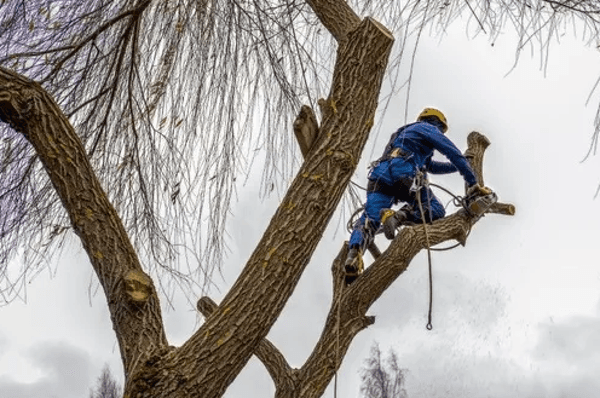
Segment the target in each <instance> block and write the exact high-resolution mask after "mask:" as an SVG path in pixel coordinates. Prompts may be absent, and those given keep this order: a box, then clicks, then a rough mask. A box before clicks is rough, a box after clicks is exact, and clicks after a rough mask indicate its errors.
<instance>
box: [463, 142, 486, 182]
mask: <svg viewBox="0 0 600 398" xmlns="http://www.w3.org/2000/svg"><path fill="white" fill-rule="evenodd" d="M467 144H468V146H469V147H468V149H467V150H466V151H465V157H466V158H467V160H468V161H469V163H470V164H471V167H472V168H473V172H475V176H476V177H477V183H478V184H479V185H481V186H484V185H485V183H484V182H483V155H484V153H485V150H486V149H487V147H488V146H490V140H489V139H488V138H487V137H486V136H485V135H483V134H481V133H478V132H477V131H473V132H471V134H469V136H468V137H467Z"/></svg>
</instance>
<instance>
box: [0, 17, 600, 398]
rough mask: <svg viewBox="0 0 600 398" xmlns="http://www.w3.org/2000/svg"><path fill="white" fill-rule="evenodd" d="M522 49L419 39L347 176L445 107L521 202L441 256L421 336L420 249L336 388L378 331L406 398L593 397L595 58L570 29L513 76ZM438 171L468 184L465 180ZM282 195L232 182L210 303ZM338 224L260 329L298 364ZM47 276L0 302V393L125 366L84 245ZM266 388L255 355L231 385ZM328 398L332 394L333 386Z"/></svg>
mask: <svg viewBox="0 0 600 398" xmlns="http://www.w3.org/2000/svg"><path fill="white" fill-rule="evenodd" d="M515 45H516V41H515V39H514V38H511V37H508V36H501V37H500V38H499V40H497V41H496V43H495V46H493V47H492V46H490V44H489V43H488V42H487V39H486V38H485V37H479V38H477V39H474V40H470V41H469V40H468V39H467V38H466V34H465V31H464V27H461V26H459V24H454V25H453V26H452V28H451V29H450V30H449V33H448V35H447V37H445V38H444V39H443V40H442V41H441V42H440V41H439V40H438V39H427V38H425V39H423V41H422V43H421V44H420V47H419V50H418V57H417V60H416V64H415V72H414V77H413V84H412V87H413V91H412V93H411V97H410V102H409V104H408V115H409V120H404V119H403V116H401V115H403V114H404V108H405V102H404V98H403V96H402V95H399V96H398V97H397V98H395V99H394V101H393V102H392V104H391V106H390V108H389V110H388V113H387V115H386V117H385V119H384V121H383V123H384V127H383V129H382V133H381V134H380V135H379V136H378V137H376V136H375V135H373V136H372V137H371V140H370V141H369V143H368V147H367V149H366V150H365V152H364V156H363V159H362V160H361V164H360V165H359V168H358V169H357V173H356V175H355V178H354V180H355V181H356V182H358V183H359V184H363V185H364V183H365V181H366V172H367V168H366V167H367V166H366V165H367V164H368V162H369V161H370V160H372V159H373V158H374V157H376V156H378V154H379V153H380V152H381V148H382V146H383V145H384V144H385V143H386V142H387V139H388V134H389V133H392V132H393V131H394V130H395V129H397V128H398V127H399V126H400V125H402V124H404V123H405V122H410V121H412V120H413V119H414V118H415V117H416V115H417V114H418V112H419V111H420V110H421V109H422V108H423V107H425V106H436V107H439V108H440V109H441V110H443V111H444V112H445V114H446V116H447V117H448V119H449V123H450V131H449V133H448V135H449V137H450V138H451V139H452V140H453V141H454V142H455V143H456V144H457V146H458V147H459V148H463V149H464V148H465V147H466V136H467V134H468V133H469V132H470V131H472V130H477V131H480V132H482V133H484V134H486V135H487V136H488V137H489V138H490V140H491V141H492V145H491V146H490V148H489V149H488V151H487V153H486V159H485V164H484V173H485V177H486V183H487V184H488V185H489V186H491V187H492V188H493V189H495V190H496V192H497V193H498V195H499V197H500V200H502V201H505V202H510V203H513V204H515V205H516V207H517V214H516V215H515V216H514V217H506V216H499V215H489V216H487V217H485V218H484V219H483V220H482V221H481V222H480V223H478V224H477V225H476V227H475V228H474V230H473V232H472V234H471V236H470V238H469V240H468V242H467V245H466V247H465V248H457V249H455V250H452V251H450V252H440V253H434V255H433V267H434V277H435V280H434V287H435V290H434V318H433V326H434V329H433V331H431V332H428V331H427V330H426V329H425V323H426V315H427V296H428V293H427V272H426V270H427V264H426V257H425V255H424V253H422V254H421V255H419V256H418V257H417V258H415V260H414V261H413V263H412V264H411V266H410V267H409V269H408V270H407V272H405V274H403V275H402V276H401V277H400V278H399V279H398V280H397V281H396V282H395V283H394V284H393V285H392V287H391V288H390V289H389V290H388V291H387V292H386V293H385V294H384V296H383V297H382V298H381V299H380V300H379V301H378V302H377V303H376V304H375V305H374V307H373V308H372V309H371V311H370V313H371V314H372V315H376V316H377V321H376V323H375V325H373V326H372V327H370V328H369V329H367V330H365V331H363V332H362V333H361V334H360V335H359V336H358V337H357V338H356V339H355V341H354V343H353V345H352V347H351V349H350V351H349V353H348V355H347V357H346V360H345V362H344V365H343V367H342V369H341V372H340V375H339V382H338V386H339V391H338V393H339V396H343V397H358V396H359V393H358V391H359V376H358V375H359V373H358V372H359V369H360V367H361V364H362V360H363V359H364V358H365V357H366V356H367V355H368V352H369V349H370V346H371V344H372V342H373V341H374V340H377V341H379V342H380V344H381V346H382V348H383V349H384V350H386V349H388V348H390V347H393V348H394V349H395V350H396V351H397V352H398V354H399V358H400V365H401V366H402V367H403V368H406V369H408V372H407V382H406V388H407V391H408V395H409V397H411V398H420V397H429V398H435V397H462V396H470V397H484V396H486V397H498V398H500V397H506V396H513V397H561V396H563V395H561V394H566V395H564V396H569V397H591V396H595V395H597V394H596V393H595V392H596V391H598V389H599V388H600V379H598V378H597V377H596V375H597V374H598V373H599V371H600V354H597V353H600V337H599V336H600V269H599V268H598V266H597V264H598V262H599V261H598V252H597V248H596V246H595V245H596V244H597V242H596V241H595V238H596V237H598V236H600V222H599V221H600V202H599V200H600V199H598V200H594V199H593V196H594V193H595V191H596V188H597V185H598V183H600V168H599V167H598V166H599V164H600V158H599V157H592V158H590V159H588V160H587V161H586V162H584V163H581V160H582V159H583V157H584V156H585V154H586V153H587V150H588V145H589V142H590V138H591V134H592V131H593V127H592V126H593V120H594V116H595V113H596V106H597V104H598V102H599V101H600V95H595V96H594V97H593V98H592V100H591V102H590V105H589V106H587V107H586V106H585V102H586V99H587V97H588V95H589V93H590V90H591V88H592V87H593V85H594V83H595V81H596V79H597V78H598V76H599V75H600V67H599V66H600V58H599V56H598V55H599V54H598V51H597V50H595V49H590V48H585V47H584V46H583V44H582V43H581V42H580V41H578V40H576V39H573V38H571V37H569V36H568V35H567V36H566V37H563V38H562V43H561V44H560V45H554V46H553V47H552V49H551V54H550V60H549V63H548V68H547V73H546V77H544V75H543V73H542V72H541V71H540V62H539V58H531V57H530V54H529V52H527V51H525V52H524V53H523V54H522V57H521V59H520V61H519V64H518V66H517V67H516V69H514V70H513V71H512V72H511V73H510V74H508V75H507V73H508V72H509V71H510V70H511V68H512V65H513V63H514V48H515ZM290 134H291V131H290ZM373 148H374V149H373ZM372 151H373V152H372ZM257 170H260V168H259V167H257ZM433 181H434V182H436V183H441V184H443V185H444V186H447V187H449V188H451V189H452V190H453V191H454V192H457V193H460V192H461V189H462V180H461V178H460V177H459V176H458V175H450V176H434V177H433ZM440 196H441V197H443V198H446V197H445V196H442V195H440ZM277 204H278V201H277V198H270V199H267V200H265V201H264V202H259V200H258V188H256V187H254V186H251V185H248V186H246V187H243V188H241V189H240V191H239V202H238V203H237V204H236V205H235V208H234V209H233V214H234V216H233V217H232V218H231V219H230V222H229V229H228V232H229V234H230V235H231V238H230V239H231V240H230V242H229V246H230V247H231V250H232V253H231V255H230V256H229V258H228V259H227V261H226V264H225V267H224V269H225V271H224V275H223V280H222V281H218V282H219V286H220V291H216V290H215V291H214V292H213V293H212V297H213V298H214V299H215V300H219V299H220V298H221V297H222V296H223V295H224V294H225V292H226V291H227V288H228V286H230V285H231V284H232V283H233V282H234V280H235V277H236V276H237V273H238V272H239V270H240V269H241V268H242V266H243V264H244V262H245V260H246V259H247V258H248V256H249V255H250V253H251V251H252V250H253V248H254V245H255V244H256V243H257V242H258V240H259V239H260V235H261V233H262V231H263V230H264V229H265V227H266V225H267V223H268V221H269V219H270V217H271V216H272V214H273V212H274V209H275V206H276V205H277ZM345 221H346V220H343V222H344V223H345ZM336 227H337V223H335V222H334V223H332V226H331V227H330V229H329V231H328V232H327V233H326V235H325V236H324V238H323V241H322V243H321V245H320V246H319V248H318V249H317V252H316V253H315V256H314V257H313V261H312V262H311V264H310V265H309V267H308V269H307V271H306V273H305V275H304V276H303V278H302V279H301V281H300V284H299V286H298V289H297V291H296V293H295V294H294V296H293V297H292V299H291V300H290V302H289V303H288V305H287V307H286V309H285V310H284V313H283V314H282V316H281V317H280V318H279V320H278V322H277V324H276V325H275V327H274V328H273V330H272V331H271V333H270V335H269V338H270V339H271V341H273V342H274V343H275V344H276V345H277V346H278V347H279V348H280V349H281V350H282V351H283V352H284V353H285V354H286V356H287V357H288V361H289V362H290V363H291V364H292V366H300V365H301V364H302V363H303V362H304V360H305V359H306V357H307V356H308V355H309V353H310V351H311V350H312V347H313V345H314V343H315V342H316V340H317V339H318V336H319V334H320V332H321V328H322V325H323V321H324V319H325V316H326V314H327V310H328V308H329V304H330V299H331V280H330V275H331V274H330V265H331V261H332V259H333V257H334V256H335V255H336V254H337V252H338V250H339V248H340V246H341V243H342V241H343V240H344V239H347V235H346V233H345V231H344V230H343V229H341V230H340V231H338V234H337V235H335V234H334V232H335V229H336ZM379 242H380V243H381V244H382V246H383V244H385V241H384V240H380V241H379ZM74 246H75V247H80V245H79V244H78V243H76V244H75V245H74ZM56 268H57V271H56V272H55V274H54V275H53V277H52V278H50V275H49V274H50V271H48V272H43V273H42V274H41V275H40V276H39V277H37V278H36V279H35V280H34V281H33V282H32V283H31V284H30V285H29V289H28V295H27V303H26V304H25V303H21V302H16V303H14V304H11V305H10V306H9V307H5V308H0V325H2V326H1V328H0V397H2V398H3V397H11V398H37V397H53V396H55V397H61V398H71V397H73V398H74V397H82V396H87V394H88V388H89V387H91V386H92V385H93V384H94V381H95V379H96V377H97V376H98V375H99V374H100V370H101V368H102V367H103V365H104V363H109V364H110V366H111V367H112V369H113V371H114V372H115V373H118V374H119V373H120V372H121V365H120V358H119V353H118V348H117V346H116V339H115V337H114V333H113V331H112V327H111V325H110V321H109V317H108V312H107V309H106V304H105V303H104V298H103V296H102V294H101V293H99V294H97V295H95V296H93V297H92V298H90V297H89V294H88V287H89V285H90V280H91V278H93V276H92V271H91V267H90V265H89V262H88V260H87V258H86V256H85V254H84V253H83V251H82V250H81V249H76V250H74V251H73V252H70V253H69V254H68V255H66V256H64V258H62V259H61V260H60V264H59V265H58V267H56ZM165 320H166V324H167V325H166V326H167V331H168V334H169V339H170V341H171V343H172V344H180V343H182V342H183V341H185V340H186V339H187V337H188V336H189V335H190V334H191V333H192V332H193V331H194V330H195V329H196V328H197V327H198V325H197V320H198V318H197V314H196V313H195V310H194V309H193V308H191V307H190V306H189V305H187V304H185V302H184V301H183V300H181V302H180V303H179V305H177V309H176V310H175V311H173V310H169V311H165ZM119 377H120V375H119ZM273 391H274V388H273V385H272V383H271V381H270V379H269V376H268V374H267V373H266V371H265V370H264V369H263V368H262V365H260V363H259V362H258V361H256V360H252V361H251V363H250V364H249V365H248V367H247V368H246V369H245V370H244V372H243V373H242V374H241V375H240V377H239V378H238V379H237V380H236V382H234V384H233V385H232V386H231V387H230V389H229V390H228V392H227V394H226V395H227V396H228V397H240V396H244V397H251V398H252V397H265V396H266V397H268V396H272V394H273ZM592 391H594V393H592ZM325 396H327V397H331V396H333V392H332V389H331V388H330V389H329V390H328V392H327V393H326V395H325Z"/></svg>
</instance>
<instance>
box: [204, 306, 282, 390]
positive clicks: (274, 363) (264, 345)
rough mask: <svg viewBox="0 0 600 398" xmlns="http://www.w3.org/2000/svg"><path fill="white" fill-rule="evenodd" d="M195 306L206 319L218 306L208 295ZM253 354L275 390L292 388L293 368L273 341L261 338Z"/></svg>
mask: <svg viewBox="0 0 600 398" xmlns="http://www.w3.org/2000/svg"><path fill="white" fill-rule="evenodd" d="M197 307H198V311H200V313H201V314H202V315H204V317H205V318H206V319H208V317H209V316H210V315H211V314H212V313H213V312H214V311H215V310H216V309H217V307H218V306H217V303H215V302H214V301H213V300H212V299H211V298H210V297H206V296H205V297H202V298H201V299H200V300H198V305H197ZM254 355H256V357H257V358H258V359H259V360H260V361H261V362H262V363H263V365H265V368H267V371H268V372H269V374H270V375H271V378H272V379H273V383H274V384H275V388H276V389H277V390H290V389H292V388H293V385H294V382H293V380H294V370H293V369H292V368H291V366H290V365H289V364H288V362H287V361H286V359H285V357H284V356H283V354H282V353H281V352H280V351H279V350H278V349H277V347H275V345H274V344H273V343H271V342H270V341H269V340H267V339H266V338H264V339H262V340H261V342H260V344H259V345H258V347H257V348H256V350H255V351H254Z"/></svg>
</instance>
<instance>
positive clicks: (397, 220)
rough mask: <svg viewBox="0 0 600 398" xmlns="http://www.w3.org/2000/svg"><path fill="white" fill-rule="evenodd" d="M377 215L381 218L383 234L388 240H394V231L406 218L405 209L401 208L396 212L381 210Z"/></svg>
mask: <svg viewBox="0 0 600 398" xmlns="http://www.w3.org/2000/svg"><path fill="white" fill-rule="evenodd" d="M379 214H380V216H381V225H382V228H383V234H384V235H385V237H386V238H388V239H389V240H392V239H394V238H395V237H396V230H397V229H398V227H399V226H400V225H402V222H404V220H406V218H407V217H408V214H407V212H406V209H404V208H402V209H400V210H398V211H394V210H392V209H381V211H380V212H379Z"/></svg>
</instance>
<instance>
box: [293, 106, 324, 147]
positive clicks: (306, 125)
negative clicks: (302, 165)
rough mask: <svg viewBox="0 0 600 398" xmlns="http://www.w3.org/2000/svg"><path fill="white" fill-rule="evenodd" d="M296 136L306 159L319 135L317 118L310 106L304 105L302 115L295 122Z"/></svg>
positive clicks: (301, 110) (301, 109)
mask: <svg viewBox="0 0 600 398" xmlns="http://www.w3.org/2000/svg"><path fill="white" fill-rule="evenodd" d="M294 134H295V135H296V139H297V140H298V144H300V151H301V152H302V156H303V157H304V158H306V156H307V155H308V152H309V151H310V148H311V147H312V144H313V143H314V142H315V140H316V138H317V135H318V134H319V125H318V123H317V118H316V117H315V113H314V112H313V110H312V108H311V107H310V106H308V105H302V108H300V113H299V114H298V116H296V120H294Z"/></svg>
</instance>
